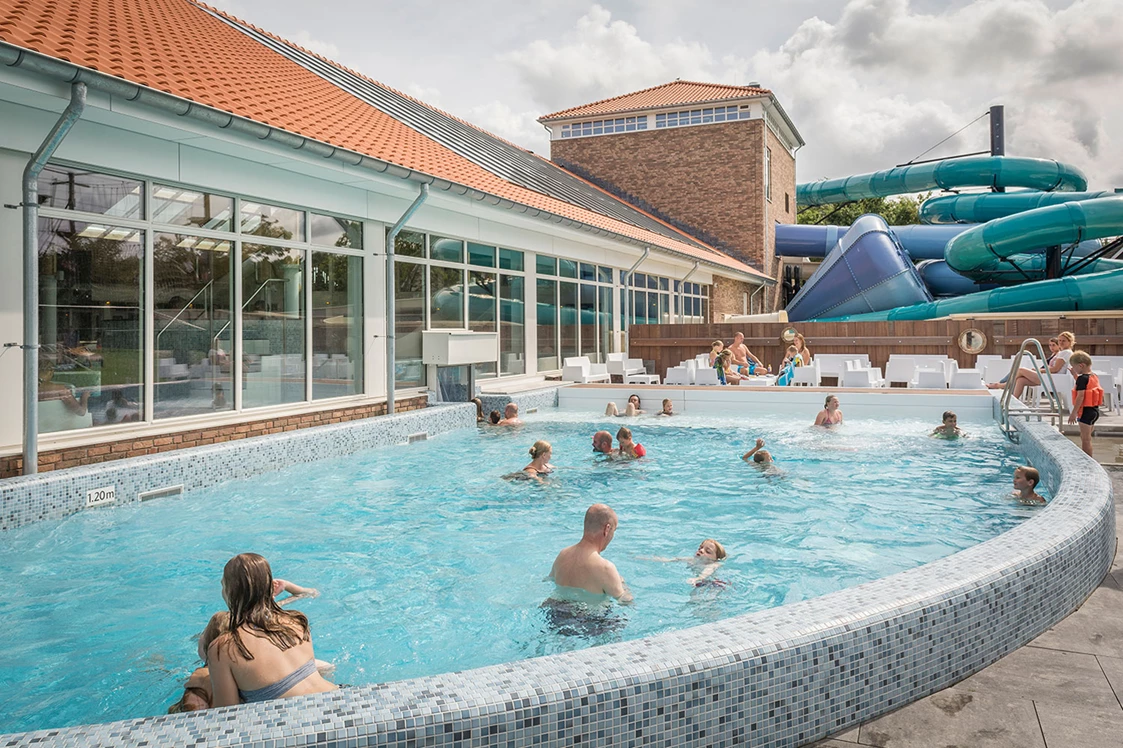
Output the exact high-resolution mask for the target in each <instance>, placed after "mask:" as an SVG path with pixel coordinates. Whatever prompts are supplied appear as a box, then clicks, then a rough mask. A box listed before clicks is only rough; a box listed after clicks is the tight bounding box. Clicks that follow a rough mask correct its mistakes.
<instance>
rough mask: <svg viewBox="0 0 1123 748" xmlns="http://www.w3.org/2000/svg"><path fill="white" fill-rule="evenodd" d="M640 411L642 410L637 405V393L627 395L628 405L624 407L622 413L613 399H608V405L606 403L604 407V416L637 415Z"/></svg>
mask: <svg viewBox="0 0 1123 748" xmlns="http://www.w3.org/2000/svg"><path fill="white" fill-rule="evenodd" d="M642 413H643V411H642V410H640V407H639V395H629V396H628V405H627V407H625V408H624V412H623V413H621V412H620V410H619V408H617V407H616V402H615V401H609V403H608V405H606V406H605V408H604V414H605V415H606V416H621V417H623V416H638V415H641V414H642Z"/></svg>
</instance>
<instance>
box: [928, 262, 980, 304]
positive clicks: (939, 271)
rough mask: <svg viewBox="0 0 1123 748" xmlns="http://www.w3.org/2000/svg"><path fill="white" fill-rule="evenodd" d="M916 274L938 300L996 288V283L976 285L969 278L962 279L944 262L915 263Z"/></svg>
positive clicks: (976, 283) (975, 282)
mask: <svg viewBox="0 0 1123 748" xmlns="http://www.w3.org/2000/svg"><path fill="white" fill-rule="evenodd" d="M916 272H917V274H918V275H920V279H921V280H923V281H924V285H926V286H928V290H929V291H931V292H932V295H933V296H936V297H938V298H939V297H946V296H963V295H965V294H969V293H977V292H979V291H989V290H990V289H992V288H997V287H998V284H997V283H978V282H977V281H973V280H971V279H970V278H964V277H963V276H962V275H960V274H959V273H957V272H955V271H954V270H952V269H951V268H949V267H948V264H947V262H945V261H944V260H922V261H921V262H919V263H917V265H916Z"/></svg>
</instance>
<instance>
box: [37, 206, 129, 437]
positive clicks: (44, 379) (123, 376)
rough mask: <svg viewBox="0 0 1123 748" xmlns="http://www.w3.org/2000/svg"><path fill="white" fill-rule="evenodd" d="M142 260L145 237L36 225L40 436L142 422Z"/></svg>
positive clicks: (107, 229) (74, 224)
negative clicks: (37, 237)
mask: <svg viewBox="0 0 1123 748" xmlns="http://www.w3.org/2000/svg"><path fill="white" fill-rule="evenodd" d="M98 194H100V195H101V197H103V198H104V197H105V194H104V193H98ZM143 260H144V232H143V231H137V230H136V229H126V228H116V227H112V226H101V225H95V224H89V223H82V222H80V221H71V220H62V219H57V218H40V219H39V344H40V345H41V346H42V347H41V348H40V350H39V424H38V428H39V433H41V434H43V433H49V432H53V431H69V430H72V429H81V428H88V427H90V426H103V425H108V424H113V423H122V422H125V421H140V420H144V417H145V415H144V378H143V376H142V372H143V370H144V321H143V320H144V316H143V311H142V307H143V304H142V294H141V288H142V279H143Z"/></svg>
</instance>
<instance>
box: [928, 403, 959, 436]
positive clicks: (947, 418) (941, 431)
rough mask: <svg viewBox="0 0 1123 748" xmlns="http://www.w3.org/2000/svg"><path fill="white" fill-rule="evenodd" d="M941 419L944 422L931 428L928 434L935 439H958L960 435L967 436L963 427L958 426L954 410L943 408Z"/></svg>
mask: <svg viewBox="0 0 1123 748" xmlns="http://www.w3.org/2000/svg"><path fill="white" fill-rule="evenodd" d="M943 420H944V422H943V423H942V424H941V425H939V426H937V427H936V428H934V429H932V433H931V434H929V436H933V437H935V438H937V439H959V438H960V437H965V436H967V434H966V433H965V432H964V431H963V429H961V428H959V426H958V424H957V421H958V419H957V416H956V415H955V412H954V411H950V410H945V411H944V419H943Z"/></svg>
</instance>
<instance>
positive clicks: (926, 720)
mask: <svg viewBox="0 0 1123 748" xmlns="http://www.w3.org/2000/svg"><path fill="white" fill-rule="evenodd" d="M1111 478H1112V484H1113V486H1114V489H1115V527H1116V536H1117V537H1118V536H1120V535H1121V534H1123V472H1121V471H1112V472H1111ZM860 745H861V746H878V747H879V748H945V747H946V746H963V748H1119V746H1120V745H1123V553H1120V552H1118V551H1117V552H1116V554H1115V561H1114V562H1113V563H1112V566H1111V571H1110V572H1109V573H1108V574H1107V576H1105V577H1104V580H1103V582H1102V583H1101V584H1100V586H1099V587H1098V588H1097V589H1096V590H1095V592H1093V593H1092V595H1091V597H1089V598H1088V600H1087V601H1086V602H1085V603H1084V604H1083V605H1081V606H1080V608H1079V609H1078V610H1076V611H1075V612H1074V613H1072V614H1071V615H1070V616H1069V617H1068V618H1065V619H1064V620H1063V621H1061V622H1060V623H1058V624H1057V625H1056V626H1054V627H1053V628H1051V629H1049V630H1048V631H1046V632H1045V633H1044V634H1042V635H1041V636H1039V637H1037V638H1036V639H1034V640H1033V641H1032V642H1030V643H1029V644H1028V645H1026V646H1024V647H1022V648H1021V649H1018V650H1015V651H1014V652H1012V653H1011V654H1009V655H1007V656H1006V657H1003V658H1002V659H1001V660H999V661H998V662H996V663H994V664H993V665H991V666H990V667H988V668H985V669H984V670H981V671H980V672H978V673H976V674H975V675H973V676H971V677H970V678H968V679H966V680H964V681H962V682H960V683H957V684H956V685H954V686H952V687H951V688H946V689H944V690H943V691H940V692H939V693H936V694H933V695H932V696H929V697H928V698H925V699H921V700H920V701H917V702H915V703H912V704H909V705H908V706H906V707H904V708H902V709H898V710H897V711H895V712H892V713H891V714H886V715H885V716H883V717H879V718H878V719H875V720H872V721H870V722H866V723H864V724H862V725H860V726H858V727H855V728H852V729H850V730H848V731H846V732H844V733H840V734H838V735H835V736H834V737H833V738H830V739H827V740H821V741H819V742H817V743H814V744H813V746H814V748H855V746H860Z"/></svg>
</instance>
